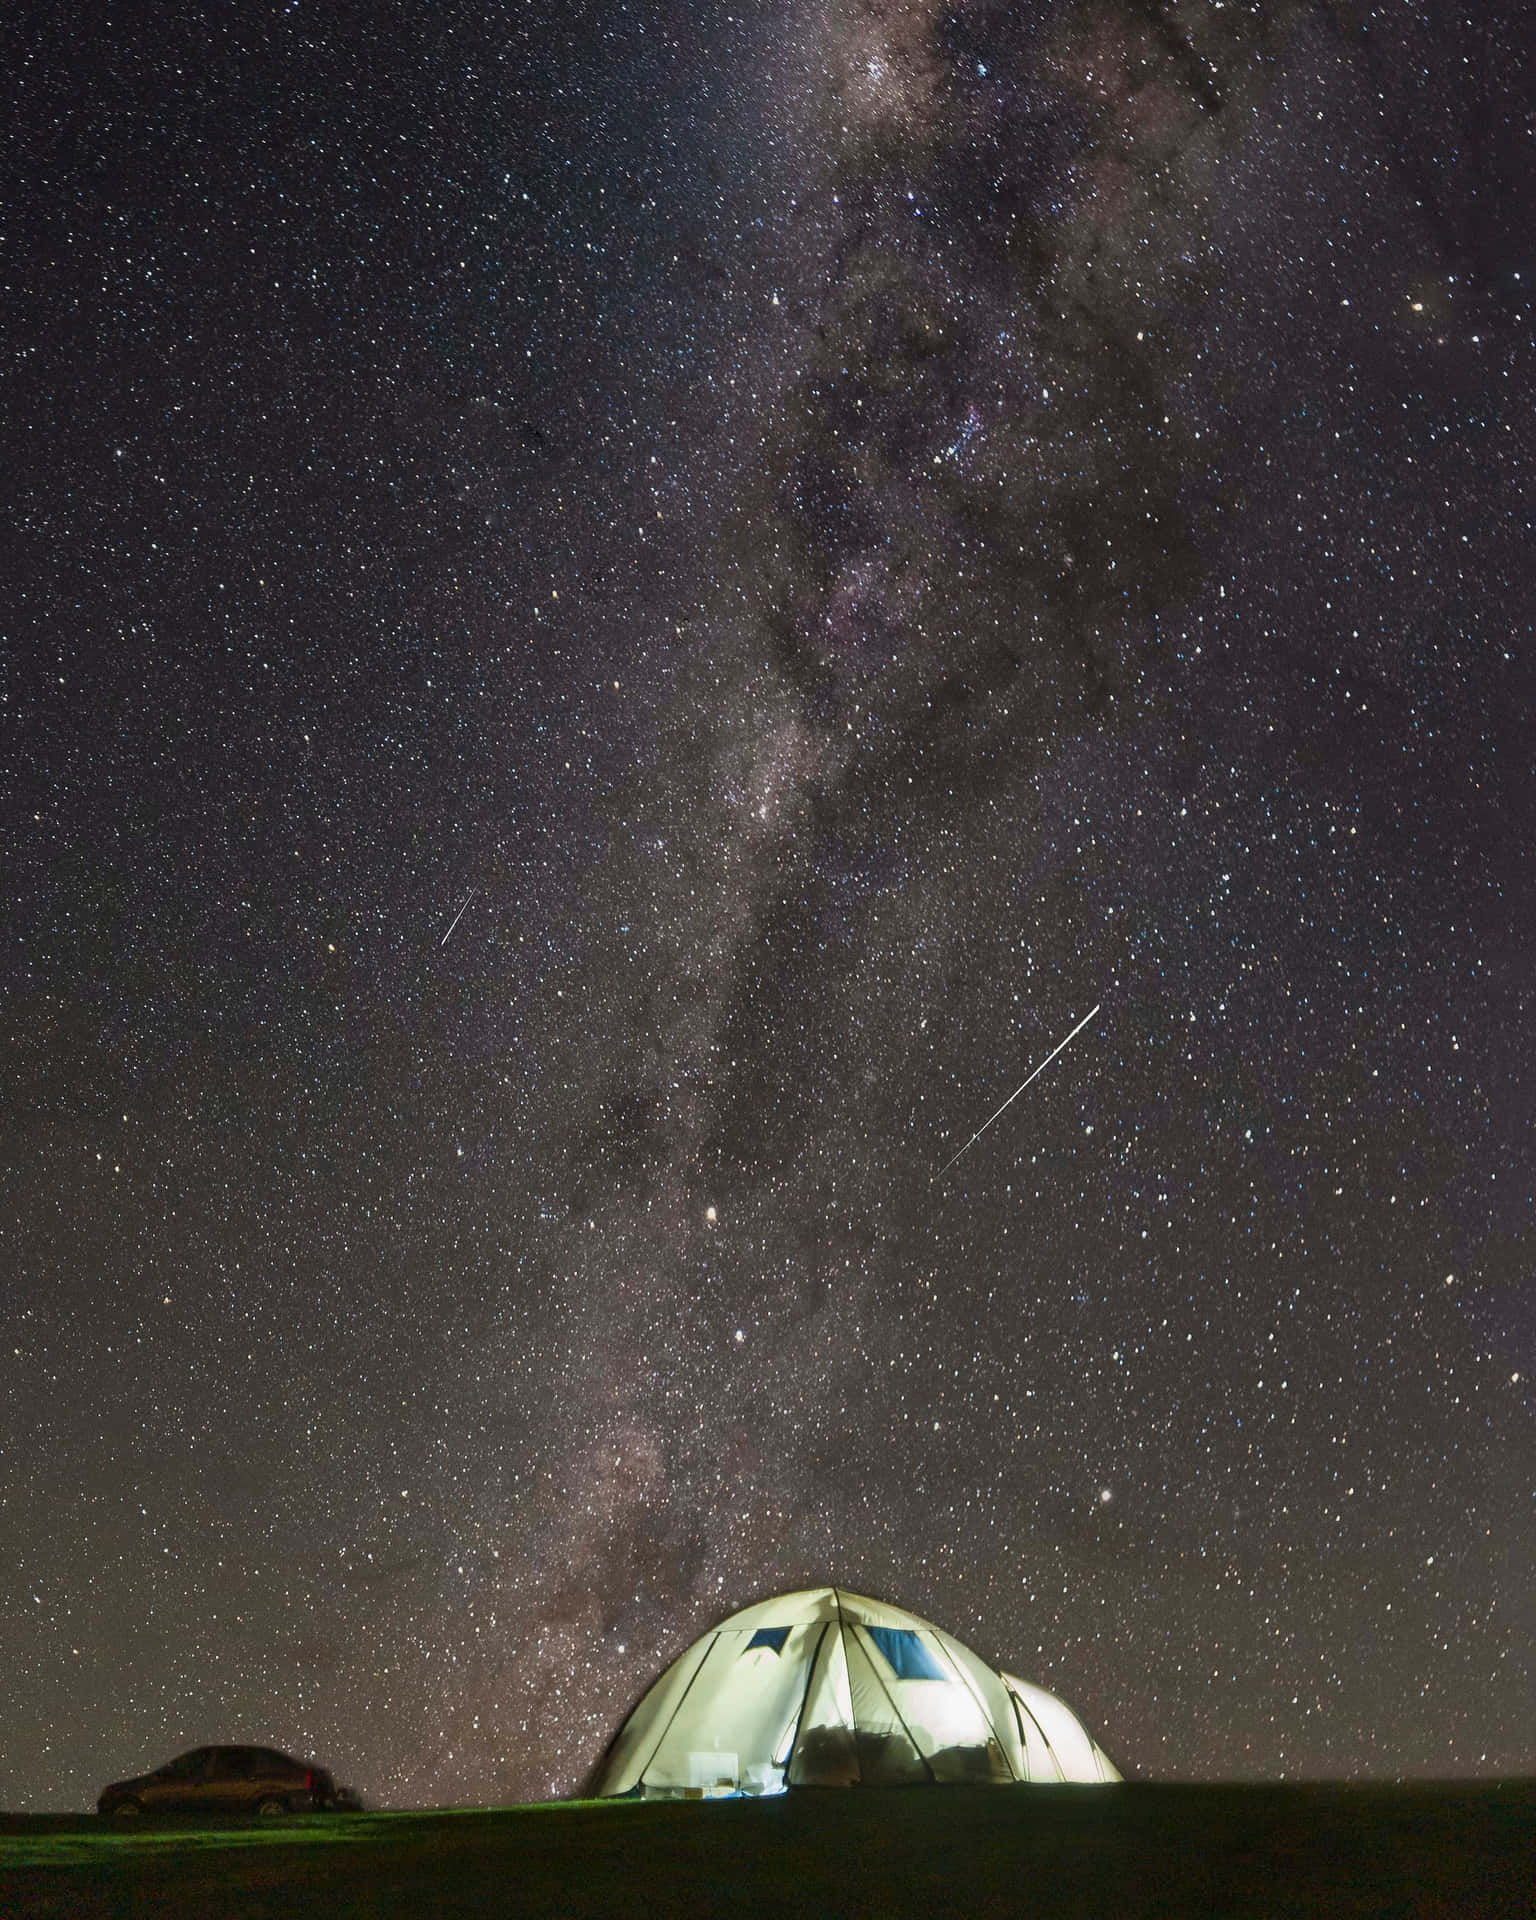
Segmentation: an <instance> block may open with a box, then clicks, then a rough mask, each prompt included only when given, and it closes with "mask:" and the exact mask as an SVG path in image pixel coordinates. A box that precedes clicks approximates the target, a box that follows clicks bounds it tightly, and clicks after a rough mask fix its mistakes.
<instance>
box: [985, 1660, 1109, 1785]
mask: <svg viewBox="0 0 1536 1920" xmlns="http://www.w3.org/2000/svg"><path fill="white" fill-rule="evenodd" d="M998 1678H999V1679H1000V1680H1001V1681H1002V1683H1003V1685H1004V1686H1005V1687H1006V1688H1007V1689H1008V1697H1009V1699H1010V1700H1012V1702H1013V1710H1014V1714H1015V1717H1016V1718H1017V1720H1018V1725H1019V1738H1020V1740H1021V1741H1022V1742H1023V1746H1024V1761H1025V1766H1026V1768H1027V1770H1028V1771H1027V1778H1028V1779H1029V1780H1030V1781H1031V1782H1032V1783H1041V1782H1044V1781H1048V1780H1073V1781H1084V1782H1087V1781H1105V1782H1107V1781H1110V1780H1118V1779H1120V1778H1121V1774H1120V1771H1119V1769H1118V1768H1117V1767H1116V1765H1115V1763H1114V1762H1113V1761H1112V1760H1111V1759H1110V1757H1109V1755H1108V1754H1107V1753H1106V1752H1105V1751H1104V1749H1103V1748H1102V1747H1101V1746H1100V1745H1099V1743H1098V1741H1097V1740H1095V1739H1094V1737H1093V1735H1092V1734H1091V1733H1089V1731H1088V1729H1087V1728H1086V1727H1085V1726H1084V1725H1083V1723H1082V1721H1081V1720H1079V1719H1078V1717H1077V1715H1076V1714H1075V1713H1074V1712H1073V1711H1072V1709H1071V1708H1070V1707H1069V1706H1068V1705H1067V1704H1066V1702H1065V1701H1064V1700H1058V1699H1057V1698H1056V1696H1055V1694H1054V1693H1047V1692H1046V1690H1045V1688H1044V1687H1037V1686H1036V1685H1035V1684H1034V1683H1033V1681H1030V1680H1021V1679H1020V1678H1019V1677H1018V1675H1017V1674H1015V1673H1000V1674H999V1675H998Z"/></svg>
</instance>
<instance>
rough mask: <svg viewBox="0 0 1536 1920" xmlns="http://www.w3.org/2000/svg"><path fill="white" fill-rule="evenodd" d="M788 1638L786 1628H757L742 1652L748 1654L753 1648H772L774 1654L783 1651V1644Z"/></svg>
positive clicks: (787, 1629)
mask: <svg viewBox="0 0 1536 1920" xmlns="http://www.w3.org/2000/svg"><path fill="white" fill-rule="evenodd" d="M788 1638H789V1628H788V1627H759V1628H758V1630H757V1632H756V1633H754V1634H753V1636H752V1638H751V1639H750V1640H749V1641H748V1642H747V1644H746V1646H745V1648H744V1649H743V1651H744V1652H746V1653H750V1652H751V1651H752V1649H753V1648H754V1647H772V1648H773V1650H774V1652H775V1653H782V1652H783V1651H784V1642H785V1641H786V1640H787V1639H788Z"/></svg>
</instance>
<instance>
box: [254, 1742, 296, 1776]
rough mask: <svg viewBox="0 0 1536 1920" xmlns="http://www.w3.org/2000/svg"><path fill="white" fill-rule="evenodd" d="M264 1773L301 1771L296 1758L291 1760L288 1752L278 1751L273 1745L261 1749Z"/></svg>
mask: <svg viewBox="0 0 1536 1920" xmlns="http://www.w3.org/2000/svg"><path fill="white" fill-rule="evenodd" d="M261 1761H262V1768H261V1770H262V1772H263V1773H276V1774H290V1773H298V1772H300V1771H301V1769H300V1767H299V1764H298V1762H297V1761H296V1760H290V1759H289V1758H288V1756H287V1754H286V1753H278V1752H276V1751H274V1749H273V1748H271V1747H263V1748H262V1749H261Z"/></svg>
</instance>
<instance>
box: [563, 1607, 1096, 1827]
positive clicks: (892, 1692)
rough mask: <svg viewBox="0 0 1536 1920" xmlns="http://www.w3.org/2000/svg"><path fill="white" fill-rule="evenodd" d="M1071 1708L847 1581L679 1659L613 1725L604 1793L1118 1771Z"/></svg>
mask: <svg viewBox="0 0 1536 1920" xmlns="http://www.w3.org/2000/svg"><path fill="white" fill-rule="evenodd" d="M1119 1777H1120V1776H1119V1775H1118V1773H1116V1771H1115V1769H1114V1768H1113V1767H1112V1766H1111V1765H1110V1763H1109V1761H1108V1760H1107V1759H1106V1758H1105V1757H1104V1755H1103V1754H1102V1753H1101V1752H1100V1750H1099V1748H1098V1747H1097V1745H1096V1744H1095V1743H1094V1741H1093V1740H1092V1739H1091V1738H1090V1737H1089V1735H1088V1734H1087V1733H1086V1732H1085V1730H1084V1729H1083V1727H1082V1726H1081V1724H1080V1723H1079V1722H1078V1720H1077V1719H1076V1717H1075V1716H1074V1715H1073V1714H1072V1713H1071V1711H1070V1710H1069V1709H1068V1708H1067V1707H1065V1706H1063V1705H1062V1703H1061V1702H1060V1701H1059V1700H1057V1699H1056V1698H1055V1697H1054V1696H1053V1695H1051V1694H1049V1693H1046V1692H1045V1691H1044V1689H1043V1688H1040V1687H1035V1686H1031V1685H1030V1683H1029V1682H1028V1681H1018V1680H1015V1681H1011V1682H1008V1683H1005V1682H1004V1680H1003V1679H1002V1677H1001V1676H1000V1675H998V1674H996V1673H994V1672H993V1670H992V1669H991V1668H990V1667H989V1666H988V1665H987V1664H986V1663H985V1661H983V1660H980V1659H978V1658H977V1656H976V1655H975V1654H974V1653H972V1652H971V1650H970V1649H969V1648H968V1647H965V1646H962V1645H961V1643H960V1642H959V1641H958V1640H956V1639H955V1638H954V1637H953V1636H952V1635H951V1634H947V1633H945V1632H943V1630H942V1629H941V1628H939V1627H935V1626H933V1625H932V1624H931V1623H930V1622H929V1621H927V1620H920V1619H919V1618H918V1617H917V1615H916V1614H912V1613H907V1612H905V1611H904V1610H903V1609H902V1608H900V1607H892V1606H886V1605H884V1604H883V1603H882V1602H880V1601H878V1600H868V1599H865V1598H864V1597H863V1596H862V1595H860V1594H856V1593H848V1592H847V1591H845V1590H844V1589H842V1588H840V1587H813V1588H810V1589H809V1590H807V1591H806V1592H803V1593H787V1594H781V1595H780V1596H778V1597H777V1598H776V1599H773V1600H763V1601H760V1602H759V1603H758V1604H757V1605H756V1606H752V1607H747V1608H745V1609H744V1610H743V1611H742V1612H741V1613H735V1614H732V1615H731V1616H730V1618H729V1619H727V1620H723V1621H721V1623H720V1625H719V1626H718V1627H715V1628H713V1629H712V1630H711V1631H710V1632H709V1633H706V1634H704V1635H703V1636H702V1638H700V1639H698V1640H696V1641H695V1642H694V1644H693V1645H692V1646H691V1647H689V1649H688V1650H687V1652H686V1653H684V1654H682V1655H681V1656H680V1658H678V1659H677V1660H675V1661H674V1662H673V1663H672V1665H671V1666H670V1667H668V1668H667V1670H666V1672H665V1673H664V1674H663V1675H662V1676H661V1678H660V1679H659V1680H658V1681H657V1682H656V1684H655V1685H654V1686H653V1687H652V1688H651V1689H650V1691H649V1692H648V1693H647V1694H646V1695H645V1697H644V1699H642V1700H641V1702H640V1704H639V1705H638V1706H637V1707H636V1708H635V1710H634V1712H633V1713H632V1714H631V1715H630V1716H629V1718H628V1719H627V1720H626V1721H625V1723H624V1725H623V1726H622V1727H621V1728H620V1729H619V1732H618V1734H617V1735H616V1737H615V1739H614V1741H613V1744H612V1746H611V1747H610V1748H609V1750H608V1753H607V1754H606V1756H605V1757H604V1760H603V1762H602V1765H601V1766H600V1767H599V1769H598V1772H597V1776H596V1781H595V1789H594V1790H595V1791H596V1792H597V1793H598V1794H600V1795H617V1794H645V1795H656V1796H678V1795H688V1796H695V1795H702V1796H704V1797H706V1798H710V1797H714V1796H716V1795H724V1794H735V1793H746V1794H769V1793H781V1792H783V1790H784V1789H785V1787H787V1786H789V1787H799V1786H854V1785H864V1786H902V1785H908V1784H914V1785H915V1784H918V1783H922V1782H947V1781H990V1782H996V1783H999V1784H1006V1783H1009V1782H1015V1781H1035V1780H1052V1781H1059V1780H1078V1781H1103V1780H1117V1779H1119Z"/></svg>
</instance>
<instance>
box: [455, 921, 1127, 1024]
mask: <svg viewBox="0 0 1536 1920" xmlns="http://www.w3.org/2000/svg"><path fill="white" fill-rule="evenodd" d="M479 891H480V889H479V888H478V887H471V888H470V890H469V892H468V893H466V894H465V896H464V906H463V907H460V908H459V910H458V912H457V913H456V914H455V915H454V916H453V918H452V919H451V920H450V921H449V922H448V932H447V933H445V934H444V935H443V937H442V939H441V940H439V941H438V943H437V944H438V945H439V946H440V947H446V946H447V944H448V937H449V934H451V933H452V932H453V930H454V928H455V927H456V926H457V925H458V924H459V922H460V921H461V920H462V919H463V918H464V908H465V907H467V906H468V905H469V903H470V901H471V900H473V899H474V897H475V895H476V894H477V893H478V892H479ZM1088 1017H1089V1019H1090V1020H1091V1019H1092V1018H1093V1015H1092V1014H1089V1016H1088ZM1068 1037H1069V1038H1070V1035H1069V1036H1068Z"/></svg>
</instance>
